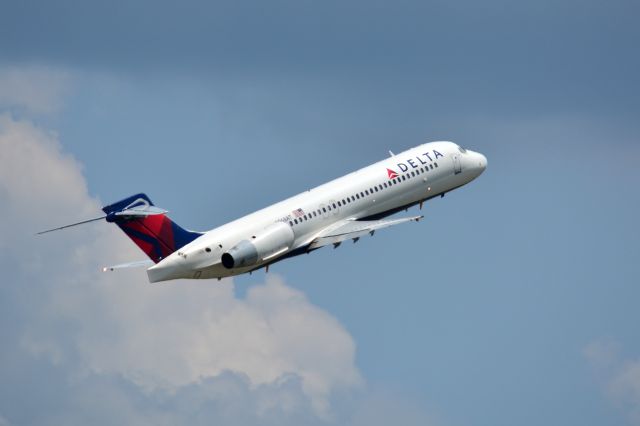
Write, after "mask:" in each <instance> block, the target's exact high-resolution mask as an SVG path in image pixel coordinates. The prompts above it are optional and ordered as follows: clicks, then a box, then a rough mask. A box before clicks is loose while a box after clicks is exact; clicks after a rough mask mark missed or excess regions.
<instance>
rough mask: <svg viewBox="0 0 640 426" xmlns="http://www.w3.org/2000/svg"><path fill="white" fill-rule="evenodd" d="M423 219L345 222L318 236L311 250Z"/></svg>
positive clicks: (417, 217) (352, 220)
mask: <svg viewBox="0 0 640 426" xmlns="http://www.w3.org/2000/svg"><path fill="white" fill-rule="evenodd" d="M423 217H424V216H411V217H403V218H400V219H382V220H354V219H347V220H343V221H340V222H338V223H337V224H336V225H334V226H331V227H329V228H327V229H325V230H324V231H322V232H321V233H320V234H318V235H316V238H314V240H313V241H312V242H311V245H310V246H309V248H310V249H314V248H319V247H323V246H326V245H329V244H334V245H336V244H338V245H339V244H340V243H341V242H342V241H345V240H351V239H352V240H354V241H357V240H358V239H359V238H360V237H362V236H364V235H367V234H371V235H373V233H374V232H375V231H376V230H378V229H382V228H387V227H389V226H393V225H398V224H400V223H406V222H417V221H419V220H420V219H422V218H423ZM336 247H337V246H336Z"/></svg>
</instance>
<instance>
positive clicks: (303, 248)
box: [147, 142, 487, 282]
mask: <svg viewBox="0 0 640 426" xmlns="http://www.w3.org/2000/svg"><path fill="white" fill-rule="evenodd" d="M486 165H487V160H486V158H485V157H484V156H483V155H482V154H479V153H477V152H473V151H468V150H464V149H462V148H460V147H459V146H458V145H456V144H454V143H452V142H431V143H427V144H423V145H420V146H418V147H416V148H412V149H409V150H407V151H404V152H402V153H400V154H396V155H393V156H391V157H389V158H386V159H384V160H382V161H379V162H377V163H375V164H372V165H370V166H368V167H364V168H362V169H360V170H357V171H355V172H353V173H349V174H348V175H345V176H342V177H340V178H338V179H335V180H332V181H330V182H328V183H325V184H324V185H320V186H318V187H316V188H313V189H311V190H309V191H305V192H303V193H301V194H298V195H296V196H293V197H291V198H288V199H286V200H284V201H281V202H279V203H276V204H273V205H271V206H269V207H266V208H264V209H262V210H258V211H256V212H254V213H251V214H249V215H247V216H244V217H242V218H239V219H237V220H234V221H232V222H229V223H227V224H225V225H222V226H220V227H218V228H215V229H213V230H211V231H208V232H206V233H205V234H204V235H202V236H201V237H199V238H197V239H196V240H194V241H193V242H191V243H190V244H188V245H186V246H184V247H183V248H182V249H180V250H178V251H177V252H175V253H173V254H171V255H170V256H168V257H167V258H165V259H163V260H162V261H160V262H159V263H158V264H156V265H154V266H152V267H151V268H149V269H148V271H147V272H148V275H149V280H150V281H151V282H156V281H164V280H168V279H176V278H222V277H228V276H233V275H239V274H243V273H246V272H249V271H252V270H255V269H257V268H260V267H264V266H265V265H268V264H270V263H273V262H275V261H277V260H279V259H282V258H283V257H287V256H291V255H295V254H301V253H305V252H307V249H308V248H309V246H310V244H311V243H312V242H313V241H314V239H315V238H316V237H317V236H318V235H320V234H321V233H322V232H323V231H325V230H326V229H328V228H329V227H331V226H334V225H335V224H337V223H339V222H343V221H345V220H346V219H349V220H354V219H355V220H362V219H368V218H381V217H384V216H387V215H390V214H393V213H395V212H396V211H399V210H402V209H403V208H406V207H409V206H411V205H414V204H417V203H421V202H422V201H424V200H427V199H429V198H433V197H435V196H437V195H441V194H444V193H445V192H448V191H451V190H453V189H456V188H458V187H460V186H462V185H465V184H467V183H469V182H471V181H472V180H473V179H475V178H476V177H478V176H479V175H480V174H481V173H482V172H483V171H484V169H485V168H486ZM278 222H282V223H283V224H286V225H287V226H286V227H284V226H282V225H279V228H282V230H281V231H279V232H285V233H289V236H290V240H289V241H288V242H287V244H286V246H283V247H282V249H279V251H278V252H276V253H271V254H270V257H267V258H265V259H259V260H258V261H257V262H256V263H254V264H251V265H249V266H242V267H235V268H229V267H226V266H225V265H223V262H222V260H221V259H222V255H223V254H224V253H226V252H228V251H229V250H230V249H232V248H233V247H234V246H236V245H237V244H238V243H240V242H242V241H252V240H255V239H256V238H258V241H259V239H260V238H261V233H262V232H263V231H265V230H266V229H267V230H268V229H271V228H273V225H274V223H278ZM270 227H271V228H270ZM289 229H290V230H289ZM265 232H269V231H265Z"/></svg>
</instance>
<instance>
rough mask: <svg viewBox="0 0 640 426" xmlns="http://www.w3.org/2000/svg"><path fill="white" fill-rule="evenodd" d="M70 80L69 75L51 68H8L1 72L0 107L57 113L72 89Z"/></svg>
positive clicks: (40, 112)
mask: <svg viewBox="0 0 640 426" xmlns="http://www.w3.org/2000/svg"><path fill="white" fill-rule="evenodd" d="M69 80H70V79H69V74H68V73H67V72H65V71H61V70H58V69H52V68H49V67H36V66H30V67H16V66H12V67H5V68H3V69H0V107H5V108H6V107H9V108H19V109H24V110H26V111H28V112H31V113H37V114H50V113H53V112H56V111H57V110H58V109H59V108H60V106H61V105H62V97H63V96H64V94H65V93H66V92H67V91H68V90H69Z"/></svg>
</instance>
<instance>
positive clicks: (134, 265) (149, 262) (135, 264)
mask: <svg viewBox="0 0 640 426" xmlns="http://www.w3.org/2000/svg"><path fill="white" fill-rule="evenodd" d="M153 264H154V263H153V261H152V260H151V259H145V260H138V261H136V262H129V263H121V264H119V265H113V266H105V267H104V268H102V272H107V271H115V270H116V269H128V268H139V267H142V266H151V265H153Z"/></svg>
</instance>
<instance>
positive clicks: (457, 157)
mask: <svg viewBox="0 0 640 426" xmlns="http://www.w3.org/2000/svg"><path fill="white" fill-rule="evenodd" d="M460 172H462V165H461V164H460V155H459V154H453V173H454V174H456V175H457V174H458V173H460Z"/></svg>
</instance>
